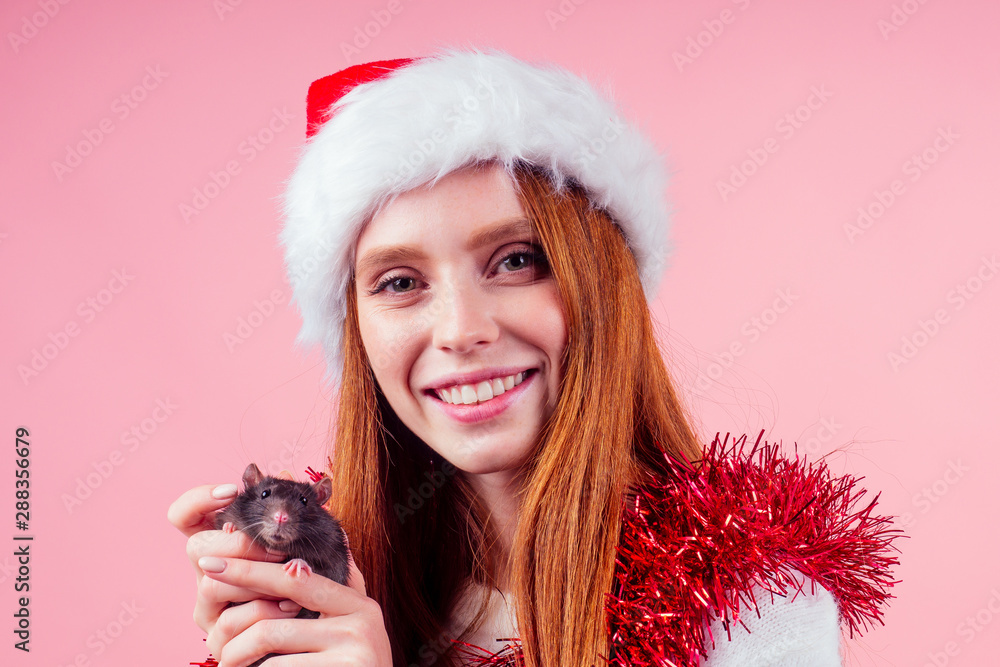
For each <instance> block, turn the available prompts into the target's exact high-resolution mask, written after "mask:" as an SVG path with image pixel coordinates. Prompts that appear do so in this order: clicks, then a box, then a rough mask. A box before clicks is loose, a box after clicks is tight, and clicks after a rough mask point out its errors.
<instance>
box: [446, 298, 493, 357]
mask: <svg viewBox="0 0 1000 667" xmlns="http://www.w3.org/2000/svg"><path fill="white" fill-rule="evenodd" d="M494 301H495V299H494V298H493V297H491V295H490V294H488V293H487V292H486V291H485V290H483V289H482V288H480V287H479V286H476V285H461V286H454V285H453V286H450V287H449V288H448V289H447V290H445V291H444V292H442V293H441V294H440V295H439V296H438V299H437V302H436V303H435V304H433V306H432V308H434V310H436V311H437V312H436V314H435V316H434V323H433V327H434V335H433V338H434V341H433V342H434V346H435V347H436V348H438V349H442V350H452V351H454V352H458V353H465V352H469V351H471V350H472V349H473V348H475V347H476V346H477V345H483V344H487V343H492V342H493V341H495V340H496V339H497V338H498V337H499V335H500V327H499V325H498V323H497V320H496V317H495V312H494V311H495V306H496V304H495V303H494Z"/></svg>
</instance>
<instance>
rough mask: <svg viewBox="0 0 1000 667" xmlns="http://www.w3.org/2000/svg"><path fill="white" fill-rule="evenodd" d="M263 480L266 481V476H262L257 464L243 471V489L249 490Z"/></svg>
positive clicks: (252, 464)
mask: <svg viewBox="0 0 1000 667" xmlns="http://www.w3.org/2000/svg"><path fill="white" fill-rule="evenodd" d="M262 479H264V475H262V474H261V472H260V468H258V467H257V464H256V463H251V464H250V465H248V466H247V469H246V470H244V471H243V488H244V489H249V488H250V487H251V486H254V485H255V484H257V483H259V482H260V480H262Z"/></svg>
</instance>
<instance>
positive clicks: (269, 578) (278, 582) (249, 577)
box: [198, 556, 368, 616]
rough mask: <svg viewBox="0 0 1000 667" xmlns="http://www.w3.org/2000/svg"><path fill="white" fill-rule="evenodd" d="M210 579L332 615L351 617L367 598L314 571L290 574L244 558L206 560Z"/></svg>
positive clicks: (202, 564) (202, 563)
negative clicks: (347, 615) (287, 600)
mask: <svg viewBox="0 0 1000 667" xmlns="http://www.w3.org/2000/svg"><path fill="white" fill-rule="evenodd" d="M198 567H200V568H201V569H202V571H203V572H204V573H205V576H206V577H207V578H210V579H213V580H215V581H218V582H221V583H224V584H229V585H231V586H235V587H237V588H247V589H250V590H252V591H256V592H258V593H260V594H261V595H262V596H271V597H274V598H276V599H289V600H292V601H293V602H296V603H298V604H300V605H302V606H303V607H305V608H306V609H312V610H313V611H318V612H321V613H323V614H326V615H330V616H341V615H344V614H350V613H353V612H355V611H357V610H359V609H360V608H361V607H363V606H364V605H365V603H366V602H367V601H368V598H367V597H366V596H365V595H363V594H362V593H360V592H359V591H357V590H354V589H353V588H349V587H347V586H342V585H341V584H338V583H337V582H335V581H332V580H330V579H327V578H326V577H324V576H321V575H318V574H316V573H314V572H305V571H303V572H301V573H300V574H291V573H289V572H286V571H285V569H284V567H283V566H281V565H278V564H277V563H260V562H255V561H248V560H243V559H241V558H217V557H211V556H209V557H205V558H202V559H201V560H199V561H198Z"/></svg>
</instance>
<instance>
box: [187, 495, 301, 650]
mask: <svg viewBox="0 0 1000 667" xmlns="http://www.w3.org/2000/svg"><path fill="white" fill-rule="evenodd" d="M236 493H237V488H236V485H235V484H222V485H219V486H199V487H196V488H194V489H191V490H190V491H188V492H186V493H184V494H183V495H182V496H181V497H180V498H178V499H177V500H176V501H174V503H173V504H172V505H171V506H170V509H168V510H167V519H168V520H169V521H170V523H171V524H173V525H174V527H175V528H177V529H178V530H180V531H181V532H182V533H184V534H185V535H187V536H188V541H187V554H188V558H189V559H190V560H191V563H192V565H193V566H194V570H195V573H196V576H197V585H198V596H197V599H196V601H195V606H194V622H195V623H196V624H197V625H198V627H200V628H201V629H202V630H204V631H205V632H206V633H208V638H207V641H208V648H209V651H211V652H212V653H213V655H218V653H217V651H219V650H221V648H222V645H223V644H224V643H225V642H224V641H220V637H222V636H225V634H224V633H220V632H217V625H218V623H219V621H220V618H222V619H223V620H224V627H223V629H224V628H225V627H228V625H230V624H232V623H238V622H244V623H245V622H254V621H257V620H263V619H275V618H292V617H294V616H295V614H296V613H297V612H298V609H299V608H298V606H296V605H294V604H292V603H288V602H287V601H285V602H284V603H282V604H281V605H280V606H279V603H278V602H277V601H274V600H262V599H258V598H261V597H262V596H261V595H260V594H259V593H257V592H256V591H252V590H250V589H247V588H243V589H241V588H238V587H233V586H227V585H224V584H220V583H219V582H218V581H216V580H214V579H210V578H206V577H205V576H204V572H203V571H202V569H201V568H200V567H198V561H199V559H201V558H205V557H209V558H213V557H214V558H231V557H235V558H246V559H254V560H259V561H269V562H272V563H277V562H281V561H282V560H284V555H283V554H276V553H268V552H267V551H266V550H264V549H263V548H262V547H260V546H259V545H257V544H253V543H252V542H251V540H250V539H249V538H248V537H247V536H246V535H245V534H244V533H242V532H240V531H237V532H235V533H225V532H223V531H221V530H215V512H216V511H217V510H220V509H222V508H223V507H225V506H227V505H229V504H230V503H231V502H232V500H233V498H235V497H236ZM251 600H252V601H253V602H250V603H249V604H244V605H239V606H236V607H231V608H228V609H227V607H229V603H230V602H247V601H251ZM281 606H283V607H285V609H291V611H286V610H284V609H281Z"/></svg>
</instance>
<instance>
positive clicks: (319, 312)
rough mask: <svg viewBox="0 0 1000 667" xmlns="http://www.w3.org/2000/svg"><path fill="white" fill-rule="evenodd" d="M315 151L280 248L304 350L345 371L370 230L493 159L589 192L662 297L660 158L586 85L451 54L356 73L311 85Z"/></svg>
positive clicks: (303, 168)
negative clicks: (350, 292) (358, 261)
mask: <svg viewBox="0 0 1000 667" xmlns="http://www.w3.org/2000/svg"><path fill="white" fill-rule="evenodd" d="M307 106H308V112H307V130H306V132H307V138H308V140H307V143H306V145H305V147H304V149H303V152H302V156H301V158H300V160H299V163H298V165H297V167H296V168H295V171H294V173H293V174H292V176H291V178H290V180H289V183H288V187H287V190H286V192H285V199H284V208H285V225H284V228H283V229H282V231H281V233H280V240H281V243H282V245H283V246H284V248H285V264H286V268H287V271H288V276H289V281H290V283H291V286H292V299H293V301H294V302H296V303H297V304H298V306H299V309H300V310H301V313H302V320H303V322H302V329H301V331H300V332H299V336H298V338H297V340H296V342H297V343H299V344H300V345H304V346H312V345H315V344H320V345H322V347H323V349H324V352H325V356H326V361H327V376H326V379H327V381H328V382H331V383H338V382H339V380H340V376H341V373H342V365H343V356H342V355H343V352H342V343H343V324H344V318H345V317H346V290H347V285H348V281H349V279H350V276H351V272H352V270H353V264H354V253H355V249H356V247H357V241H358V238H359V236H360V234H361V231H362V227H363V225H364V223H365V222H366V221H367V220H368V219H369V218H370V217H371V215H372V214H373V213H374V212H375V211H376V210H377V209H378V207H379V206H380V205H382V204H384V203H385V202H386V201H388V200H389V199H390V198H391V197H393V196H395V195H397V194H399V193H402V192H406V191H407V190H411V189H413V188H416V187H419V186H423V185H428V184H430V183H434V182H436V181H437V180H438V179H440V178H442V177H444V176H446V175H447V174H449V173H451V172H453V171H455V170H457V169H459V168H461V167H464V166H467V165H469V164H470V163H473V162H476V161H481V160H495V161H496V162H498V163H499V164H502V165H503V167H504V168H505V169H506V170H507V171H508V173H511V171H512V169H513V165H514V164H515V163H516V162H518V161H523V162H528V163H531V164H534V165H537V166H539V167H542V168H544V169H545V170H546V171H547V172H548V174H549V176H550V178H551V179H552V181H553V183H554V185H555V186H556V188H557V189H562V188H563V187H564V186H565V185H566V184H567V183H568V182H569V180H570V179H572V180H574V181H576V182H577V183H579V184H580V185H581V186H583V188H584V189H585V191H586V192H587V194H588V197H589V198H590V200H591V202H592V203H593V205H594V206H596V207H598V208H602V209H604V210H605V211H607V213H608V214H609V215H610V216H611V218H612V219H613V220H614V221H615V223H616V224H617V225H618V226H619V227H620V228H621V230H622V232H623V234H624V236H625V238H626V240H627V242H628V245H629V248H630V249H631V251H632V254H633V255H634V257H635V259H636V263H637V266H638V269H639V275H640V278H641V280H642V285H643V289H644V291H645V294H646V296H647V298H648V299H652V298H653V297H654V296H655V294H656V290H657V287H658V284H659V280H660V276H661V274H662V271H663V269H664V268H665V264H666V258H667V255H668V254H669V241H668V231H669V214H668V210H667V206H666V201H665V199H664V187H665V185H666V173H665V170H664V168H663V165H662V161H661V158H660V155H659V153H658V151H657V150H656V148H655V146H654V145H653V144H652V142H651V141H650V140H649V139H648V138H647V137H646V136H645V135H644V134H643V133H642V132H640V131H639V130H637V129H636V128H635V127H633V126H631V125H630V124H628V123H626V122H624V121H623V120H622V119H621V118H620V117H619V116H618V113H617V111H616V109H615V107H614V105H613V104H612V103H611V102H610V101H609V100H608V99H607V98H606V97H605V96H602V95H600V94H598V93H597V92H596V91H595V90H594V89H593V87H591V85H590V84H589V83H587V82H586V81H585V80H583V79H582V78H580V77H578V76H576V75H574V74H572V73H570V72H567V71H565V70H563V69H560V68H557V67H554V66H538V65H532V64H528V63H525V62H522V61H520V60H517V59H516V58H514V57H512V56H510V55H508V54H505V53H502V52H495V51H494V52H490V53H483V52H481V51H478V50H469V51H460V50H453V49H447V50H444V51H441V52H439V53H437V54H435V55H432V56H429V57H424V58H415V59H409V58H407V59H400V60H387V61H379V62H372V63H366V64H363V65H355V66H353V67H349V68H347V69H345V70H343V71H340V72H337V73H336V74H333V75H331V76H328V77H325V78H323V79H320V80H318V81H316V82H314V83H313V84H312V86H311V87H310V89H309V95H308V103H307Z"/></svg>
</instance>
